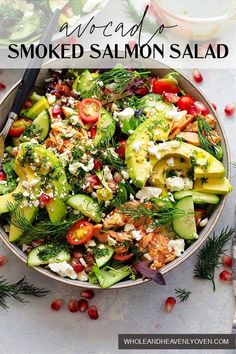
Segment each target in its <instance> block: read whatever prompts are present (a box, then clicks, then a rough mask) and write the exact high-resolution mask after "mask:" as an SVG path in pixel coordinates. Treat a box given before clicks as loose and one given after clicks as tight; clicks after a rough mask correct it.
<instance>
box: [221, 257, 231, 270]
mask: <svg viewBox="0 0 236 354" xmlns="http://www.w3.org/2000/svg"><path fill="white" fill-rule="evenodd" d="M222 264H223V266H225V267H229V268H232V265H233V258H232V257H231V256H228V255H226V254H225V255H224V256H222Z"/></svg>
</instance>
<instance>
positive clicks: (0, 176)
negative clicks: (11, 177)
mask: <svg viewBox="0 0 236 354" xmlns="http://www.w3.org/2000/svg"><path fill="white" fill-rule="evenodd" d="M6 179H7V175H6V173H4V172H0V181H6Z"/></svg>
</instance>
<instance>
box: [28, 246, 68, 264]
mask: <svg viewBox="0 0 236 354" xmlns="http://www.w3.org/2000/svg"><path fill="white" fill-rule="evenodd" d="M48 246H49V245H43V246H38V247H36V248H34V249H33V250H32V251H31V252H30V253H29V254H28V257H27V265H28V267H37V266H39V265H43V264H50V263H59V262H64V261H65V262H68V261H69V260H70V254H69V253H68V252H67V251H65V250H61V251H59V253H58V254H57V255H56V256H54V257H52V258H49V259H48V260H47V261H43V260H42V259H41V258H40V257H39V256H38V253H39V251H42V250H44V249H45V248H46V247H48Z"/></svg>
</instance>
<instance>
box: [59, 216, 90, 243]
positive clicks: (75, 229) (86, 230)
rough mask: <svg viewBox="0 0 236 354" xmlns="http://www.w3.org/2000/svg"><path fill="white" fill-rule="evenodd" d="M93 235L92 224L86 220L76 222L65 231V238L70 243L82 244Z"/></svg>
mask: <svg viewBox="0 0 236 354" xmlns="http://www.w3.org/2000/svg"><path fill="white" fill-rule="evenodd" d="M92 237H93V225H92V224H90V223H89V222H88V221H85V220H80V221H78V222H76V223H75V224H74V225H73V226H72V227H71V228H70V229H69V231H68V232H67V235H66V239H67V241H68V242H69V243H70V244H71V245H82V244H85V243H87V242H88V241H89V240H90V239H91V238H92Z"/></svg>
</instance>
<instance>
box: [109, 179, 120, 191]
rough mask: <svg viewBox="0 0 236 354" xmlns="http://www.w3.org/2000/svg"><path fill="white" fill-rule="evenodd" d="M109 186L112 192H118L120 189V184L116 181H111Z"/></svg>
mask: <svg viewBox="0 0 236 354" xmlns="http://www.w3.org/2000/svg"><path fill="white" fill-rule="evenodd" d="M107 184H108V186H109V188H110V189H111V190H112V191H116V190H117V189H118V184H117V183H116V182H115V181H114V179H112V180H111V181H109V182H108V183H107Z"/></svg>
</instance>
